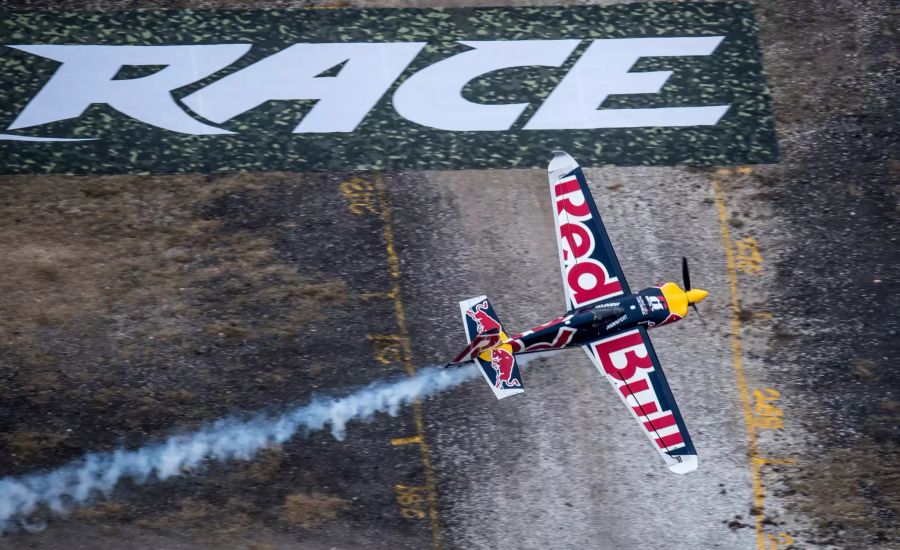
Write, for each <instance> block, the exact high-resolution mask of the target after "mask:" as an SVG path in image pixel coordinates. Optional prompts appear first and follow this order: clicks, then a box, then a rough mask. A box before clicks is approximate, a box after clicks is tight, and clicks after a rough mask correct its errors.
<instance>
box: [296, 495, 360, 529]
mask: <svg viewBox="0 0 900 550" xmlns="http://www.w3.org/2000/svg"><path fill="white" fill-rule="evenodd" d="M348 507H349V503H348V502H347V501H346V500H343V499H340V498H337V497H333V496H328V495H323V494H321V493H310V494H303V493H294V494H291V495H288V496H287V497H285V499H284V506H283V507H282V510H281V519H282V520H284V521H286V522H288V523H291V524H293V525H299V526H300V527H303V528H305V529H311V528H313V527H316V526H317V525H320V524H322V523H324V522H326V521H330V520H334V519H336V518H337V517H338V514H339V513H340V512H341V511H343V510H346V509H347V508H348Z"/></svg>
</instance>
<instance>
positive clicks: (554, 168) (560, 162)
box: [547, 150, 578, 174]
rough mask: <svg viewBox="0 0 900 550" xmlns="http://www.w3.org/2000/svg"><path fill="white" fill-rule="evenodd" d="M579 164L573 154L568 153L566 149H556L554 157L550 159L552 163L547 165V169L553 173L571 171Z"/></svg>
mask: <svg viewBox="0 0 900 550" xmlns="http://www.w3.org/2000/svg"><path fill="white" fill-rule="evenodd" d="M577 166H578V163H577V162H575V159H574V158H572V156H571V155H569V154H568V153H566V152H565V151H560V150H555V151H553V158H552V159H551V160H550V164H549V165H548V166H547V171H548V172H550V173H551V174H552V173H554V172H561V173H565V172H570V171H571V170H573V169H574V168H576V167H577Z"/></svg>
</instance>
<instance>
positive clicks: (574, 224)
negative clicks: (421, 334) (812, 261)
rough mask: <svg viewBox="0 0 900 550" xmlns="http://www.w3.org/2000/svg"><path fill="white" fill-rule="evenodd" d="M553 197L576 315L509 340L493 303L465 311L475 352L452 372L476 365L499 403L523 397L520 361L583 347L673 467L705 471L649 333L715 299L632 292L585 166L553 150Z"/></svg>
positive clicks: (571, 312) (667, 288)
mask: <svg viewBox="0 0 900 550" xmlns="http://www.w3.org/2000/svg"><path fill="white" fill-rule="evenodd" d="M548 172H549V175H550V196H551V200H552V202H553V212H554V218H555V222H556V224H555V225H556V240H557V244H558V245H559V265H560V269H561V270H562V278H563V287H564V288H565V296H566V304H567V305H568V311H567V312H566V313H565V314H563V315H562V316H560V317H557V318H556V319H554V320H552V321H550V322H549V323H545V324H543V325H540V326H537V327H534V328H532V329H531V330H527V331H525V332H523V333H521V334H516V335H515V336H511V337H510V336H509V335H508V334H507V333H506V330H505V329H504V328H503V325H502V324H501V323H500V318H499V317H498V316H497V313H496V312H495V311H494V308H493V307H492V306H491V303H490V301H489V300H488V299H487V297H485V296H478V297H477V298H472V299H469V300H464V301H462V302H460V303H459V306H460V310H461V311H462V318H463V324H464V325H465V330H466V338H467V339H468V341H469V345H468V346H467V347H466V349H464V350H463V351H462V352H461V353H460V354H459V355H457V356H456V357H454V358H453V360H452V361H450V362H449V363H448V364H447V366H448V367H449V366H453V365H460V364H468V363H469V362H472V361H474V362H475V364H476V365H477V366H478V368H479V369H480V371H481V373H482V374H483V375H484V379H485V380H487V383H488V384H489V385H490V387H491V389H492V390H493V392H494V395H496V396H497V399H503V398H504V397H509V396H510V395H515V394H517V393H521V392H523V391H525V387H524V385H523V383H522V376H521V374H520V373H519V367H518V365H517V363H516V356H517V355H521V354H525V353H536V352H544V351H549V350H557V349H561V348H568V347H574V346H581V347H582V348H583V349H584V351H586V352H587V355H588V357H589V358H590V359H591V361H592V362H593V363H594V365H596V366H597V369H598V370H599V371H600V373H601V374H602V375H603V376H605V377H606V379H607V380H609V382H610V383H611V384H612V386H613V388H614V389H615V393H616V394H617V395H618V396H619V398H620V399H621V400H622V402H624V403H625V406H626V407H627V408H628V410H629V411H630V412H631V415H632V416H633V417H634V419H635V420H637V422H638V424H639V425H640V427H641V430H643V431H644V433H645V434H647V437H649V438H650V441H651V442H652V443H653V446H654V447H655V448H656V449H657V450H658V451H659V453H660V454H661V455H662V457H663V459H664V460H665V462H666V464H667V465H668V467H669V469H670V470H672V471H673V472H675V473H678V474H686V473H688V472H692V471H694V470H696V469H697V464H698V460H697V452H696V451H695V450H694V445H693V443H692V442H691V437H690V435H688V431H687V427H686V426H685V424H684V419H682V417H681V413H680V412H679V411H678V406H677V405H676V404H675V398H674V397H673V396H672V391H671V390H670V389H669V384H668V383H667V382H666V377H665V375H664V374H663V370H662V367H661V366H660V364H659V359H657V357H656V353H655V352H654V351H653V346H652V345H651V343H650V337H649V335H648V334H647V329H649V328H653V327H658V326H661V325H665V324H669V323H674V322H675V321H678V320H680V319H683V318H684V317H685V316H686V315H687V312H688V306H693V307H694V309H696V307H697V306H696V304H697V302H700V301H702V300H703V299H704V298H706V296H707V295H708V292H707V291H705V290H702V289H699V288H691V281H690V274H689V272H688V264H687V260H686V259H682V275H683V278H684V289H682V288H681V287H679V286H678V285H677V284H676V283H672V282H667V283H662V284H660V285H658V286H654V287H650V288H645V289H643V290H641V291H639V292H636V293H632V292H631V291H630V290H629V288H628V283H627V282H625V275H624V274H623V273H622V268H621V267H620V266H619V261H618V259H617V258H616V254H615V252H614V251H613V247H612V243H611V242H610V240H609V236H608V235H607V233H606V229H605V228H604V227H603V221H602V220H601V219H600V214H599V212H598V211H597V206H596V205H595V204H594V200H593V198H592V197H591V191H590V188H589V187H588V184H587V181H586V180H585V178H584V173H583V172H582V170H581V167H580V166H579V165H578V163H577V162H575V159H573V158H572V157H571V156H569V155H568V154H566V153H564V152H562V151H555V152H554V156H553V159H552V160H551V161H550V166H549V167H548Z"/></svg>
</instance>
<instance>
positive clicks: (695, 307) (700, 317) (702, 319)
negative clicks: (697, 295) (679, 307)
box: [691, 304, 706, 326]
mask: <svg viewBox="0 0 900 550" xmlns="http://www.w3.org/2000/svg"><path fill="white" fill-rule="evenodd" d="M691 307H692V308H694V311H695V312H696V313H697V319H700V323H701V324H703V326H706V319H704V318H703V316H702V315H700V310H699V309H697V304H691Z"/></svg>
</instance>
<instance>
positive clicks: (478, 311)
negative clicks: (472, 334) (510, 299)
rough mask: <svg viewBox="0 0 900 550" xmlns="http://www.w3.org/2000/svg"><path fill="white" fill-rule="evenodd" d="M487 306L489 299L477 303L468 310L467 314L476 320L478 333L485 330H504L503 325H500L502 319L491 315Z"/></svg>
mask: <svg viewBox="0 0 900 550" xmlns="http://www.w3.org/2000/svg"><path fill="white" fill-rule="evenodd" d="M487 308H488V302H487V300H485V301H483V302H481V303H480V304H475V307H473V308H471V309H469V310H467V311H466V315H468V316H469V318H470V319H472V320H473V321H475V325H476V326H477V328H478V334H481V333H483V332H491V331H493V330H497V331H501V330H503V327H502V326H500V321H498V320H496V319H494V318H493V317H491V316H490V314H489V313H488V312H487V311H486V310H487Z"/></svg>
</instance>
